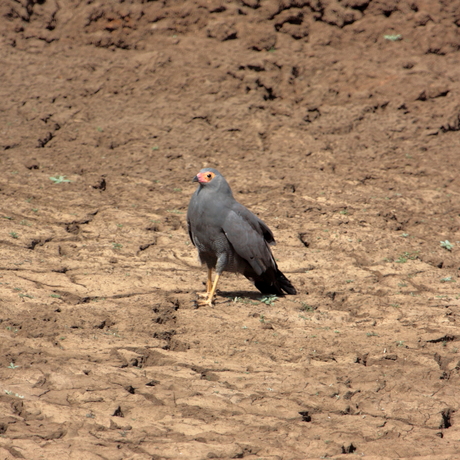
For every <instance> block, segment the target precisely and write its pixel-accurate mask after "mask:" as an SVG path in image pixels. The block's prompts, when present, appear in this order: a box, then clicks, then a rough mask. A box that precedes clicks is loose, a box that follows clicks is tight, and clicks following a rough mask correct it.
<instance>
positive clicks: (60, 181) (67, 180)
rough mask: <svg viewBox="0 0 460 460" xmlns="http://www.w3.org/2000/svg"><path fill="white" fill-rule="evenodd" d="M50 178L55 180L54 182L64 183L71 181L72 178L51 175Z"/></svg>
mask: <svg viewBox="0 0 460 460" xmlns="http://www.w3.org/2000/svg"><path fill="white" fill-rule="evenodd" d="M50 180H51V181H53V183H54V184H62V183H63V182H70V180H69V179H66V178H65V176H59V177H50Z"/></svg>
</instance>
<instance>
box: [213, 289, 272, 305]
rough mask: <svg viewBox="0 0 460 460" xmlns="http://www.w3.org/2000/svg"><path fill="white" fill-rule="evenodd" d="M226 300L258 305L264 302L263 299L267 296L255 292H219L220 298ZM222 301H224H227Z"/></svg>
mask: <svg viewBox="0 0 460 460" xmlns="http://www.w3.org/2000/svg"><path fill="white" fill-rule="evenodd" d="M219 297H220V298H221V299H222V298H224V299H225V300H226V301H228V302H237V301H240V302H243V303H244V302H247V303H254V304H258V303H261V302H262V300H261V299H262V298H263V297H266V295H264V294H262V293H260V292H254V291H220V290H219V291H218V298H219ZM225 300H223V299H222V301H225Z"/></svg>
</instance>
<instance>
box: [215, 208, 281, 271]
mask: <svg viewBox="0 0 460 460" xmlns="http://www.w3.org/2000/svg"><path fill="white" fill-rule="evenodd" d="M242 208H243V207H242ZM244 211H247V213H249V214H247V213H246V212H244ZM222 230H223V231H224V233H225V236H226V237H227V239H228V241H229V242H230V244H231V245H232V246H233V248H234V249H235V251H236V253H237V254H238V255H239V256H240V257H241V258H243V259H245V260H246V261H247V262H248V263H249V264H250V265H251V267H252V268H253V269H254V271H255V272H256V273H257V275H261V274H262V273H264V272H265V271H266V270H267V269H268V268H269V267H273V266H276V264H275V261H274V260H273V256H272V254H271V251H270V249H269V247H268V244H269V243H271V242H273V243H274V239H273V234H272V232H271V231H270V229H269V228H268V227H267V226H266V225H265V224H264V223H263V222H262V221H261V220H260V219H259V218H257V217H256V216H255V215H254V214H252V213H251V212H250V211H248V210H247V209H246V208H243V211H242V210H240V209H237V210H233V209H232V210H230V211H229V212H228V214H227V216H226V218H225V221H224V224H223V226H222Z"/></svg>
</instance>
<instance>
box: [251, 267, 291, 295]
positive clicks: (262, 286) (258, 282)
mask: <svg viewBox="0 0 460 460" xmlns="http://www.w3.org/2000/svg"><path fill="white" fill-rule="evenodd" d="M264 275H265V276H264ZM267 275H268V274H267V273H263V274H262V276H260V277H257V278H255V277H254V278H253V281H254V285H255V287H256V288H257V289H258V290H259V291H260V292H261V293H262V294H275V295H284V293H286V294H290V295H296V294H297V291H296V288H295V287H294V286H293V285H292V283H291V282H290V281H289V280H288V279H287V278H286V277H285V276H284V275H283V273H282V272H281V271H280V270H278V269H276V273H275V274H274V275H275V280H274V281H273V280H271V279H270V278H272V279H273V276H267ZM283 291H284V292H283Z"/></svg>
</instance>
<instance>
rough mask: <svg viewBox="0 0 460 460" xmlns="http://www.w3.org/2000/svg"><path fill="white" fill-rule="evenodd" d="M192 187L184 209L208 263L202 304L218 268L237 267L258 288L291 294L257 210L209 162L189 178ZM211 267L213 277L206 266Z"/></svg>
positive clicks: (210, 296) (194, 239) (194, 240)
mask: <svg viewBox="0 0 460 460" xmlns="http://www.w3.org/2000/svg"><path fill="white" fill-rule="evenodd" d="M193 182H198V183H199V185H198V188H197V189H196V191H195V193H194V194H193V196H192V198H191V200H190V204H189V207H188V211H187V225H188V231H189V234H190V239H191V240H192V243H193V244H194V245H195V246H196V248H197V249H198V256H199V258H200V261H201V263H202V264H203V265H206V266H207V268H208V280H207V283H206V300H205V301H204V302H203V303H204V304H206V305H212V302H213V299H214V294H215V292H216V288H217V283H218V281H219V277H220V276H221V274H222V272H224V271H228V272H234V273H241V274H243V275H244V276H245V277H246V278H248V279H249V280H251V281H252V282H253V283H254V285H255V286H256V288H257V289H259V291H260V292H262V294H276V295H284V293H286V294H293V295H294V294H297V291H296V289H295V288H294V286H293V285H292V284H291V282H290V281H289V280H288V279H287V278H286V277H285V276H284V275H283V273H281V271H280V270H279V269H278V266H277V265H276V262H275V259H274V258H273V254H272V252H271V250H270V246H271V245H274V244H276V243H275V239H274V237H273V233H272V232H271V230H270V229H269V228H268V227H267V225H266V224H265V223H264V222H262V221H261V220H260V219H259V218H258V217H257V216H255V215H254V214H253V213H252V212H251V211H249V210H248V209H247V208H245V207H244V206H243V205H242V204H240V203H238V202H237V201H236V200H235V198H233V194H232V191H231V189H230V186H229V185H228V183H227V181H226V180H225V177H224V176H222V174H220V172H219V171H217V170H215V169H212V168H204V169H202V170H201V171H200V172H199V173H198V174H197V175H196V176H195V177H194V178H193ZM213 269H215V270H216V277H215V280H214V283H213V282H212V270H213Z"/></svg>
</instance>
